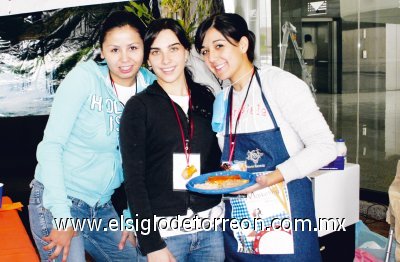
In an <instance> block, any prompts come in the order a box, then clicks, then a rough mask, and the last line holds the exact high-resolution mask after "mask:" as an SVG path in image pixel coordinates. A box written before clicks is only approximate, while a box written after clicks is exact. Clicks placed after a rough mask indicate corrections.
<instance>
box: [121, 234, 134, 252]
mask: <svg viewBox="0 0 400 262" xmlns="http://www.w3.org/2000/svg"><path fill="white" fill-rule="evenodd" d="M126 240H128V241H129V242H131V244H132V246H133V247H136V246H137V243H136V237H135V235H134V234H133V232H131V231H126V230H124V231H122V236H121V241H119V244H118V249H119V250H122V249H124V247H125V243H126Z"/></svg>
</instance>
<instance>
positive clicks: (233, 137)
mask: <svg viewBox="0 0 400 262" xmlns="http://www.w3.org/2000/svg"><path fill="white" fill-rule="evenodd" d="M255 72H256V70H255V69H253V74H252V75H251V78H250V82H249V85H248V86H247V91H246V96H245V97H244V100H243V103H242V106H241V107H240V110H239V113H238V116H237V118H236V123H235V131H234V132H233V130H232V108H233V90H232V91H231V93H230V95H229V100H230V101H229V102H230V103H229V104H230V108H229V159H228V163H229V164H231V163H232V160H233V153H234V152H235V145H236V144H235V141H236V130H237V127H238V123H239V119H240V117H241V115H242V111H243V107H244V104H245V103H246V100H247V96H248V95H249V90H250V86H251V82H253V77H254V73H255ZM232 88H233V87H232Z"/></svg>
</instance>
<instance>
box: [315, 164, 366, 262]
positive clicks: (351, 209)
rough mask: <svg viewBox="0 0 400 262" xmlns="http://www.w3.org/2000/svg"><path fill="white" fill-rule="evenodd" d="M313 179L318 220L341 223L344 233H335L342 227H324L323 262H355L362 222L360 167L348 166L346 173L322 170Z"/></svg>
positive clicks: (322, 233)
mask: <svg viewBox="0 0 400 262" xmlns="http://www.w3.org/2000/svg"><path fill="white" fill-rule="evenodd" d="M310 178H311V181H312V183H313V192H314V202H315V215H316V218H317V220H318V219H325V220H326V219H334V220H333V221H335V220H336V219H339V220H340V223H341V225H340V229H341V230H340V231H336V230H335V229H338V226H339V224H337V223H336V225H335V226H336V228H335V227H328V228H327V227H322V228H321V226H323V225H321V226H320V228H319V231H318V236H319V243H320V249H321V255H322V261H353V259H354V251H355V223H357V222H358V221H359V213H360V211H359V210H360V208H359V205H360V204H359V203H360V200H359V199H360V166H359V165H356V164H346V166H345V168H344V170H319V171H317V172H314V173H313V174H312V175H311V176H310ZM343 219H344V220H343ZM322 224H326V223H322ZM328 225H329V224H328ZM330 225H332V224H330ZM342 226H343V227H344V228H345V230H346V231H343V228H342Z"/></svg>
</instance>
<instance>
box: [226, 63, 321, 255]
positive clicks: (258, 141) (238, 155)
mask: <svg viewBox="0 0 400 262" xmlns="http://www.w3.org/2000/svg"><path fill="white" fill-rule="evenodd" d="M255 76H256V78H257V83H258V86H259V87H260V89H261V95H262V99H263V102H264V105H265V107H266V109H267V111H268V114H269V116H270V118H271V120H272V122H273V124H274V128H273V129H271V130H264V131H258V132H252V133H243V134H236V140H235V143H236V145H235V151H234V156H233V159H235V160H245V159H247V160H246V162H247V171H249V172H252V173H256V172H265V171H273V170H275V168H276V166H277V165H279V164H281V163H283V162H284V161H285V160H287V159H288V158H289V154H288V152H287V150H286V146H285V144H284V142H283V138H282V134H281V131H280V128H279V127H278V125H277V123H276V120H275V118H274V115H273V113H272V111H271V108H270V106H269V104H268V101H267V99H266V98H265V96H264V94H263V92H262V87H261V81H260V77H259V74H258V72H257V71H256V73H255ZM230 92H231V93H232V89H231V90H230ZM231 93H230V94H229V95H230V96H229V97H231V95H232V94H231ZM230 103H231V100H230V99H229V100H228V109H229V108H230ZM255 149H256V150H255ZM249 152H253V153H254V154H253V156H252V155H250V156H249ZM228 158H229V114H226V126H225V139H224V148H223V152H222V161H227V160H228ZM249 159H250V160H249ZM252 159H256V160H257V162H254V161H251V160H252ZM254 163H256V164H254ZM287 190H288V194H289V200H290V201H289V202H290V213H291V219H292V224H293V223H294V222H293V221H294V219H295V218H308V219H310V221H311V225H312V228H315V227H316V221H315V210H314V201H313V193H312V186H311V182H310V181H309V179H308V178H306V177H305V178H303V179H297V180H294V181H291V182H290V183H288V184H287ZM233 201H240V200H239V199H238V200H235V199H234V198H233V199H230V200H228V201H225V205H226V211H225V217H226V218H232V214H233V213H232V211H235V210H232V208H234V209H235V208H236V205H232V203H233ZM239 212H243V210H239ZM246 212H247V211H246ZM234 213H235V212H234ZM247 215H248V216H249V217H250V214H247ZM226 223H228V222H226ZM292 232H293V244H294V254H279V255H277V254H274V255H270V254H268V255H265V254H263V255H260V254H249V253H242V252H238V243H237V240H236V238H235V237H234V232H233V231H232V230H231V228H230V227H229V225H228V224H225V232H224V244H225V254H226V261H246V262H247V261H313V262H314V261H321V256H320V251H319V243H318V235H317V232H316V231H309V230H308V229H307V230H304V231H301V230H300V231H299V230H297V231H294V230H293V231H292ZM253 253H254V252H253Z"/></svg>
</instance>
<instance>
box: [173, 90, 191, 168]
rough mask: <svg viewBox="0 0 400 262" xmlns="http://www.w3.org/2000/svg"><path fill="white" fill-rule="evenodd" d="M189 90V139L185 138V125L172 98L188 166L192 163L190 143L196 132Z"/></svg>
mask: <svg viewBox="0 0 400 262" xmlns="http://www.w3.org/2000/svg"><path fill="white" fill-rule="evenodd" d="M187 90H188V94H189V110H188V117H189V126H190V130H189V137H188V139H185V134H184V133H183V125H182V122H181V119H180V118H179V114H178V109H177V108H176V106H175V103H174V101H173V100H172V99H171V98H170V100H171V105H172V108H173V109H174V111H175V116H176V121H178V125H179V130H180V131H181V138H182V145H183V152H184V153H185V157H186V164H187V166H189V164H190V147H189V144H190V140H192V138H193V134H194V123H193V120H192V117H191V109H192V97H191V95H190V90H189V88H188V89H187Z"/></svg>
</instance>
